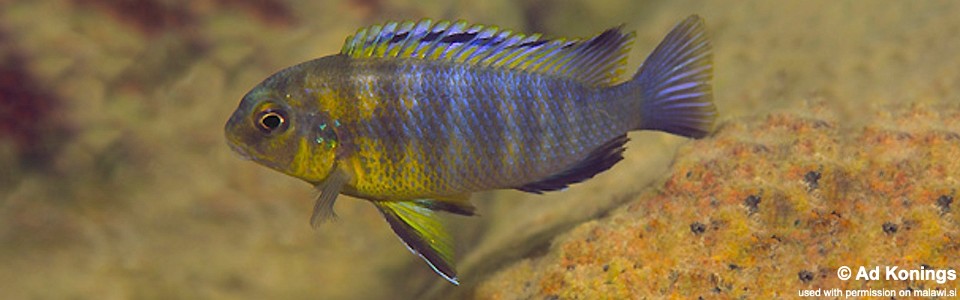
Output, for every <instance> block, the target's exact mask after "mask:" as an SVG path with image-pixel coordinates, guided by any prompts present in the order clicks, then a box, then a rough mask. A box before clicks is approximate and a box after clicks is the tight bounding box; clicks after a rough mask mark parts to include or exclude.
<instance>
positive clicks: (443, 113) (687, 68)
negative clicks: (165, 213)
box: [225, 16, 717, 284]
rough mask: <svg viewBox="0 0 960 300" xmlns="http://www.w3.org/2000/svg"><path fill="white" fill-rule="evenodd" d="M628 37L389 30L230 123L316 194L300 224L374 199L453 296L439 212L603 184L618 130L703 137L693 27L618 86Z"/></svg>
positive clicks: (241, 110) (298, 76) (264, 91)
mask: <svg viewBox="0 0 960 300" xmlns="http://www.w3.org/2000/svg"><path fill="white" fill-rule="evenodd" d="M633 37H634V34H633V33H625V32H623V31H621V28H619V27H618V28H613V29H609V30H607V31H604V32H602V33H600V34H599V35H597V36H594V37H592V38H587V39H547V38H543V37H541V35H539V34H533V35H524V34H519V33H514V32H512V31H509V30H502V29H499V28H497V27H488V26H480V25H468V24H467V23H465V22H462V21H461V22H456V23H450V22H445V21H444V22H435V21H431V20H423V21H419V22H403V23H386V24H384V25H382V26H372V27H369V28H364V29H361V30H359V31H358V32H357V33H356V34H355V35H353V36H351V37H348V38H347V40H346V43H345V44H344V46H343V48H342V50H340V54H336V55H331V56H326V57H322V58H319V59H316V60H311V61H308V62H304V63H301V64H299V65H296V66H293V67H290V68H287V69H285V70H282V71H280V72H278V73H276V74H274V75H272V76H270V77H269V78H267V79H266V80H264V81H263V82H262V83H260V84H259V85H257V86H256V87H254V88H253V90H251V91H250V92H249V93H248V94H247V95H246V96H244V97H243V100H242V101H241V102H240V106H239V107H238V108H237V110H236V111H235V112H234V113H233V115H232V116H231V117H230V120H229V121H228V122H227V124H226V128H225V130H226V137H227V140H228V143H229V144H230V146H231V147H232V148H233V149H234V150H235V151H237V152H239V153H240V154H242V155H244V156H245V157H247V158H249V159H251V160H253V161H255V162H257V163H260V164H262V165H264V166H267V167H270V168H272V169H275V170H277V171H280V172H283V173H285V174H288V175H290V176H294V177H297V178H300V179H303V180H306V181H307V182H309V183H311V184H314V185H315V186H316V187H317V189H318V190H319V192H320V193H319V196H318V199H317V201H316V206H315V207H314V212H313V217H312V218H311V223H312V224H313V225H314V226H316V225H317V224H319V223H321V222H322V221H323V220H325V219H328V218H330V217H332V216H334V213H333V203H334V200H335V199H336V197H337V195H339V194H345V195H350V196H354V197H357V198H362V199H366V200H369V201H371V202H372V203H373V204H374V205H376V207H377V208H378V209H379V210H380V212H381V213H382V214H383V216H384V217H385V218H386V219H387V221H388V223H389V224H390V227H391V228H392V229H393V231H394V232H396V234H397V235H398V236H400V238H401V239H402V240H403V242H404V243H406V245H407V247H408V248H409V249H410V250H411V251H413V252H414V253H416V254H418V255H419V256H420V257H422V258H423V259H424V260H426V262H427V263H428V264H429V265H430V266H431V267H432V268H433V269H434V270H435V271H436V272H437V273H438V274H440V275H442V276H443V277H444V278H446V279H447V280H449V281H450V282H452V283H454V284H457V277H456V271H455V270H454V267H453V258H452V253H453V250H452V245H451V241H450V238H449V236H448V235H447V233H446V231H445V230H444V228H443V226H442V225H441V224H440V223H439V221H438V220H437V218H436V216H435V214H434V212H435V211H446V212H450V213H455V214H460V215H472V214H473V213H474V208H473V206H472V205H471V204H470V202H469V196H470V194H471V193H473V192H479V191H485V190H493V189H518V190H521V191H526V192H531V193H542V192H545V191H553V190H559V189H563V188H566V187H567V185H569V184H573V183H577V182H581V181H583V180H586V179H589V178H591V177H593V176H595V175H596V174H598V173H600V172H603V171H605V170H607V169H609V168H610V167H612V166H613V165H614V164H616V163H617V162H618V161H620V160H621V159H622V158H623V157H622V156H621V154H622V153H623V150H624V144H625V143H626V142H627V132H629V131H632V130H659V131H664V132H668V133H672V134H677V135H682V136H686V137H693V138H700V137H703V136H705V135H706V134H707V133H708V132H710V130H711V128H712V127H713V123H714V119H715V118H716V116H717V112H716V108H715V107H714V105H713V103H712V95H711V94H712V91H711V86H710V79H711V77H712V75H711V73H712V62H711V59H712V58H711V56H712V55H711V47H710V42H709V40H708V38H707V36H706V34H705V32H704V29H703V21H702V20H701V19H700V17H698V16H690V17H689V18H687V19H686V20H684V21H683V22H681V23H680V24H678V25H677V26H676V27H675V28H674V29H673V30H672V31H671V32H670V33H669V34H667V37H666V38H664V40H663V42H661V43H660V45H659V46H657V48H656V49H655V50H654V51H653V53H652V54H650V56H649V57H648V58H647V60H646V62H645V63H644V64H643V66H642V67H641V68H640V70H639V72H637V74H636V75H634V76H633V78H632V79H630V80H629V81H626V82H623V83H619V82H618V79H617V77H618V75H620V73H621V72H622V67H623V65H624V63H625V61H626V57H627V50H628V48H629V45H630V44H631V42H632V40H633Z"/></svg>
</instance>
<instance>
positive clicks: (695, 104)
mask: <svg viewBox="0 0 960 300" xmlns="http://www.w3.org/2000/svg"><path fill="white" fill-rule="evenodd" d="M712 73H713V54H712V49H711V46H710V40H709V39H708V38H707V36H706V33H705V32H704V26H703V19H701V18H700V17H699V16H697V15H693V16H690V17H688V18H687V19H686V20H684V21H683V22H681V23H680V24H678V25H677V26H676V27H674V28H673V30H671V31H670V33H669V34H667V37H665V38H664V39H663V41H662V42H660V45H659V46H657V49H655V50H654V51H653V53H651V54H650V56H649V57H647V60H646V61H645V62H644V63H643V66H642V67H640V71H639V72H637V74H636V75H635V76H634V79H633V80H631V82H629V83H627V84H628V85H630V87H631V91H632V92H631V94H633V95H632V97H636V96H637V95H636V93H639V94H640V95H639V96H640V97H641V99H642V100H641V101H642V102H641V103H640V104H641V105H640V110H641V111H640V124H639V127H638V128H636V129H647V130H660V131H664V132H668V133H672V134H677V135H682V136H686V137H692V138H701V137H704V136H706V135H707V134H708V133H710V131H711V130H712V129H713V123H714V120H715V119H716V117H717V108H716V107H715V106H714V105H713V88H712V87H711V86H710V79H711V78H712V77H713V75H712ZM632 101H637V100H635V99H634V100H632Z"/></svg>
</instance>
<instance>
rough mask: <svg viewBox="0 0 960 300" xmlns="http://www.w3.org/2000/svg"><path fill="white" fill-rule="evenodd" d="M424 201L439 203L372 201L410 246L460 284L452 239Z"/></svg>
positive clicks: (441, 272)
mask: <svg viewBox="0 0 960 300" xmlns="http://www.w3.org/2000/svg"><path fill="white" fill-rule="evenodd" d="M424 203H436V202H422V200H417V201H402V202H395V201H374V202H373V204H374V205H376V206H377V209H379V210H380V213H382V214H383V217H384V218H385V219H387V223H390V228H391V229H393V232H394V233H396V234H397V236H398V237H400V240H402V241H403V243H404V244H406V246H407V249H410V251H411V252H413V253H414V254H417V255H418V256H420V257H421V258H423V260H424V261H426V262H427V264H429V265H430V267H431V268H433V270H434V271H435V272H437V274H440V276H443V278H444V279H446V280H447V281H450V282H451V283H453V284H454V285H459V284H460V283H459V282H458V281H457V271H456V269H454V266H453V241H452V239H451V238H450V235H449V234H447V231H446V229H445V228H444V227H443V224H441V223H440V220H438V219H437V216H436V214H435V213H434V211H433V209H432V208H431V207H428V206H425V205H424Z"/></svg>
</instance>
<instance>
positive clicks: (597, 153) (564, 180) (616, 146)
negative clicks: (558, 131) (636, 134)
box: [516, 134, 629, 194]
mask: <svg viewBox="0 0 960 300" xmlns="http://www.w3.org/2000/svg"><path fill="white" fill-rule="evenodd" d="M628 140H629V139H628V138H627V135H626V134H624V135H621V136H619V137H617V138H615V139H612V140H610V141H608V142H606V143H604V144H603V145H601V146H600V147H597V148H596V149H594V150H593V151H591V152H590V154H588V155H587V157H586V158H584V159H583V160H581V161H580V162H578V163H576V164H574V165H573V166H570V167H569V168H567V169H566V170H563V171H561V172H559V173H557V174H553V175H550V176H547V178H543V179H541V180H538V181H536V182H531V183H527V184H524V185H522V186H519V187H516V189H518V190H521V191H524V192H530V193H535V194H542V193H543V192H548V191H556V190H562V189H565V188H567V186H569V185H571V184H574V183H578V182H581V181H584V180H587V179H590V178H593V176H596V175H597V174H600V173H602V172H603V171H606V170H608V169H610V168H611V167H613V165H615V164H617V162H619V161H620V160H622V159H623V151H624V150H625V148H623V145H624V144H626V143H627V141H628Z"/></svg>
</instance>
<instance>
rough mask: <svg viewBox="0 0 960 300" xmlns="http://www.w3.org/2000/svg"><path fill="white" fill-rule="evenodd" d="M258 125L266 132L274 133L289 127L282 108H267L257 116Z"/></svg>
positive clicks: (258, 127)
mask: <svg viewBox="0 0 960 300" xmlns="http://www.w3.org/2000/svg"><path fill="white" fill-rule="evenodd" d="M256 125H257V129H260V131H263V132H264V133H273V132H275V131H278V130H283V129H286V128H287V117H286V115H285V114H284V113H283V111H281V110H277V109H266V110H263V111H262V112H260V113H259V115H258V116H257V118H256Z"/></svg>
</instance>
